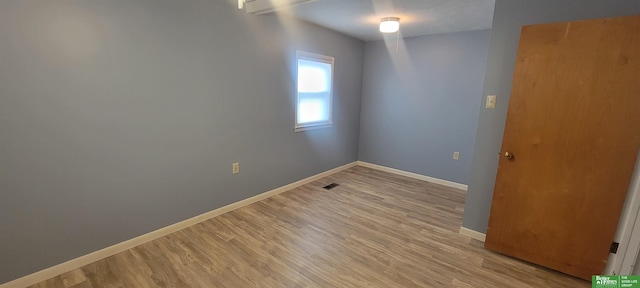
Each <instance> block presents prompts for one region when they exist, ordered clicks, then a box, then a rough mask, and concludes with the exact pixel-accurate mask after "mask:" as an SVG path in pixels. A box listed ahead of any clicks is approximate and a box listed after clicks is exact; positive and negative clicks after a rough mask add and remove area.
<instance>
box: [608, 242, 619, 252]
mask: <svg viewBox="0 0 640 288" xmlns="http://www.w3.org/2000/svg"><path fill="white" fill-rule="evenodd" d="M619 245H620V243H618V242H611V247H610V248H609V253H613V254H616V253H618V246H619Z"/></svg>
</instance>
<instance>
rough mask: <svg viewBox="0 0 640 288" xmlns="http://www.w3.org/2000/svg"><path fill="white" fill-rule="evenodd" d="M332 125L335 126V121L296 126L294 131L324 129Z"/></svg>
mask: <svg viewBox="0 0 640 288" xmlns="http://www.w3.org/2000/svg"><path fill="white" fill-rule="evenodd" d="M331 126H333V123H325V124H317V125H307V126H300V127H294V128H293V132H303V131H309V130H317V129H324V128H330V127H331Z"/></svg>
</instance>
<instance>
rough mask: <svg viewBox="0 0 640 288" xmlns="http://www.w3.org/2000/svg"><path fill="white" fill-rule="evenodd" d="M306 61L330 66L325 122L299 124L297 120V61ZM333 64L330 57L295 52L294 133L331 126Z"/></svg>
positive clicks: (333, 61) (298, 100)
mask: <svg viewBox="0 0 640 288" xmlns="http://www.w3.org/2000/svg"><path fill="white" fill-rule="evenodd" d="M301 59H302V60H307V61H314V62H320V63H326V64H329V65H331V75H330V80H331V88H330V90H329V105H328V106H329V119H328V120H327V121H318V122H312V123H300V122H299V119H298V109H299V108H300V95H299V93H298V60H301ZM334 63H335V58H334V57H331V56H325V55H320V54H315V53H310V52H305V51H296V63H295V67H296V70H295V71H296V74H295V89H294V91H295V94H296V103H295V108H296V109H295V110H296V111H295V114H296V115H295V117H296V119H295V126H294V131H295V132H301V131H307V130H314V129H321V128H328V127H331V126H333V87H334V85H333V80H334V77H333V74H334Z"/></svg>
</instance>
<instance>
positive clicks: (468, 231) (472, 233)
mask: <svg viewBox="0 0 640 288" xmlns="http://www.w3.org/2000/svg"><path fill="white" fill-rule="evenodd" d="M460 234H462V235H464V236H467V237H470V238H473V239H476V240H478V241H482V242H484V240H485V239H486V238H487V235H486V234H484V233H480V232H478V231H476V230H471V229H469V228H464V227H460Z"/></svg>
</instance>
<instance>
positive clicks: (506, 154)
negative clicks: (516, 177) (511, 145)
mask: <svg viewBox="0 0 640 288" xmlns="http://www.w3.org/2000/svg"><path fill="white" fill-rule="evenodd" d="M504 158H507V160H511V159H513V153H511V152H509V151H507V152H504Z"/></svg>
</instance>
